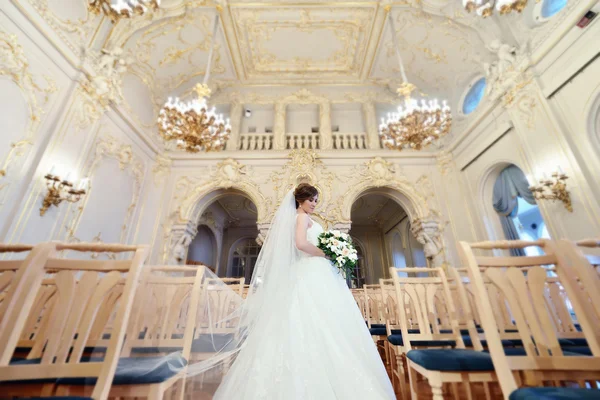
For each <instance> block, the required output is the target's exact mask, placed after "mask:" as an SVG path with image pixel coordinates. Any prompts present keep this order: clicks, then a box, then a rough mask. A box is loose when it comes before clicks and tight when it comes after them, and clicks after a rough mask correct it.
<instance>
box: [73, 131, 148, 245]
mask: <svg viewBox="0 0 600 400" xmlns="http://www.w3.org/2000/svg"><path fill="white" fill-rule="evenodd" d="M93 148H94V155H93V158H91V159H90V161H88V164H87V165H86V167H85V168H84V169H83V170H84V171H86V172H87V176H89V177H93V175H94V173H95V172H96V170H97V169H98V166H99V165H100V163H101V162H102V161H103V160H104V159H106V158H112V159H114V160H117V161H118V163H119V169H120V170H121V171H123V173H127V174H129V175H131V176H132V177H133V188H132V191H131V192H132V197H131V201H130V203H129V206H128V207H127V213H126V216H125V219H124V221H123V225H122V227H121V236H120V238H119V243H126V241H127V231H128V227H129V225H130V224H131V223H132V220H133V215H134V211H135V209H136V207H137V204H138V201H139V199H140V196H141V190H142V183H143V180H144V174H145V166H144V163H143V161H142V160H141V159H140V158H139V157H138V156H137V155H135V154H134V153H133V149H132V147H131V145H130V144H126V143H123V142H122V141H120V140H119V139H117V138H115V137H113V136H110V135H101V136H100V137H99V138H98V139H97V141H96V142H95V144H94V146H93ZM92 182H93V180H91V181H90V187H89V190H88V194H87V195H86V198H89V196H90V195H91V194H92V192H93V191H94V187H93V186H92ZM96 190H110V188H106V187H103V188H97V189H96ZM85 208H86V207H85V203H84V204H83V205H80V206H79V207H73V211H72V212H73V215H72V218H71V220H72V222H71V224H70V225H67V226H66V229H67V236H68V237H72V236H75V232H77V228H78V226H79V221H80V220H81V216H82V215H83V213H84V211H85Z"/></svg>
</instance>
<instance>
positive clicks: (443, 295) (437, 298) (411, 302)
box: [390, 267, 464, 351]
mask: <svg viewBox="0 0 600 400" xmlns="http://www.w3.org/2000/svg"><path fill="white" fill-rule="evenodd" d="M400 273H405V274H406V276H400ZM424 273H427V274H428V275H429V276H427V277H423V276H416V275H417V274H419V275H422V274H424ZM390 274H391V276H392V277H393V280H394V287H395V290H396V299H397V300H396V301H397V303H398V305H399V307H398V311H399V314H400V329H401V330H402V338H403V341H404V347H405V349H406V351H409V350H410V349H411V348H412V347H413V346H414V345H413V344H411V343H412V342H416V341H446V340H447V341H454V342H455V345H456V347H458V348H464V343H463V340H462V337H461V336H460V331H459V329H458V320H457V318H456V307H455V306H454V301H453V300H452V295H451V293H450V288H449V286H448V280H447V278H446V274H445V273H444V270H442V269H441V268H394V267H392V268H390ZM411 275H412V276H411ZM440 303H443V307H440ZM409 311H410V312H411V313H412V319H409V317H408V315H409ZM444 313H447V314H448V315H442V314H444ZM444 321H449V326H448V325H446V324H445V323H443V322H444Z"/></svg>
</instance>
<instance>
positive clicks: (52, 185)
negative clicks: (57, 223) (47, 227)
mask: <svg viewBox="0 0 600 400" xmlns="http://www.w3.org/2000/svg"><path fill="white" fill-rule="evenodd" d="M44 179H45V180H46V186H47V187H48V193H46V196H45V197H44V200H42V208H40V216H42V217H43V216H44V214H46V211H48V209H49V208H50V207H51V206H55V207H58V205H59V204H60V203H62V202H63V201H65V200H66V201H68V202H69V203H77V202H78V201H79V200H81V197H82V196H83V195H84V194H86V190H85V187H86V186H87V183H88V179H81V180H80V181H79V185H78V187H77V188H76V189H75V188H73V183H72V182H69V181H68V179H69V174H67V177H66V178H65V179H63V180H61V179H60V177H58V176H57V175H54V167H53V168H52V169H51V170H50V173H49V174H47V175H46V176H44Z"/></svg>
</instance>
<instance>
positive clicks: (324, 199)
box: [268, 149, 339, 223]
mask: <svg viewBox="0 0 600 400" xmlns="http://www.w3.org/2000/svg"><path fill="white" fill-rule="evenodd" d="M288 157H289V161H288V162H287V163H286V164H285V165H284V166H283V167H282V168H281V169H280V170H276V171H273V172H272V173H271V176H270V178H269V182H270V183H271V184H272V186H273V191H274V192H275V199H276V202H275V203H276V204H274V207H273V208H272V209H271V210H270V215H269V218H268V220H269V221H270V219H271V218H272V217H273V215H274V214H275V211H276V210H275V207H276V206H277V205H278V204H279V203H280V202H281V199H283V197H284V196H285V194H286V192H287V191H288V190H290V189H291V188H293V187H295V186H296V185H298V184H299V183H301V182H307V183H310V184H312V185H315V186H316V187H317V189H319V194H320V198H319V205H318V207H317V215H318V216H319V217H320V218H321V219H323V221H324V222H328V223H329V222H332V221H331V219H330V218H329V215H330V212H331V209H332V208H333V206H334V204H333V202H332V195H333V184H334V182H337V181H339V178H338V177H337V176H336V174H334V173H333V172H331V171H329V170H328V169H327V166H326V165H325V164H324V163H323V161H321V160H320V159H319V156H318V154H317V153H316V152H315V151H314V150H311V149H301V150H293V151H292V152H290V154H289V156H288Z"/></svg>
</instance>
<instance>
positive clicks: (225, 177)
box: [172, 158, 267, 223]
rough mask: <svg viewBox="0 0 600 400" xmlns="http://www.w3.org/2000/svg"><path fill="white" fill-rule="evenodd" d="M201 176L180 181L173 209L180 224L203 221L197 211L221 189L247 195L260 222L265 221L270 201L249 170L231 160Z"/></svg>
mask: <svg viewBox="0 0 600 400" xmlns="http://www.w3.org/2000/svg"><path fill="white" fill-rule="evenodd" d="M201 176H202V178H198V177H189V176H182V177H180V178H179V179H177V181H176V183H175V193H176V194H175V196H174V199H173V207H172V210H173V212H174V213H175V216H176V217H177V221H176V222H177V223H180V222H182V221H190V220H197V219H198V218H199V217H200V215H197V214H198V212H199V211H201V210H199V209H198V208H197V207H196V206H197V204H198V202H199V201H201V200H202V198H203V197H204V196H206V195H207V194H209V193H211V192H214V191H216V190H218V189H236V190H239V191H242V192H244V193H246V194H247V195H248V196H249V197H250V198H251V199H252V201H253V202H254V204H255V205H256V207H257V213H258V218H259V219H264V218H265V216H266V207H267V200H266V199H265V197H264V196H263V195H262V193H261V191H260V189H259V187H258V185H257V184H256V183H255V181H254V180H253V179H252V173H251V170H250V168H249V167H247V166H245V165H243V164H241V163H239V162H238V161H236V160H234V159H231V158H229V159H226V160H224V161H222V162H219V163H217V165H216V166H215V167H213V168H211V169H210V170H209V171H206V172H205V173H204V174H202V175H201ZM259 222H262V221H259Z"/></svg>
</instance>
